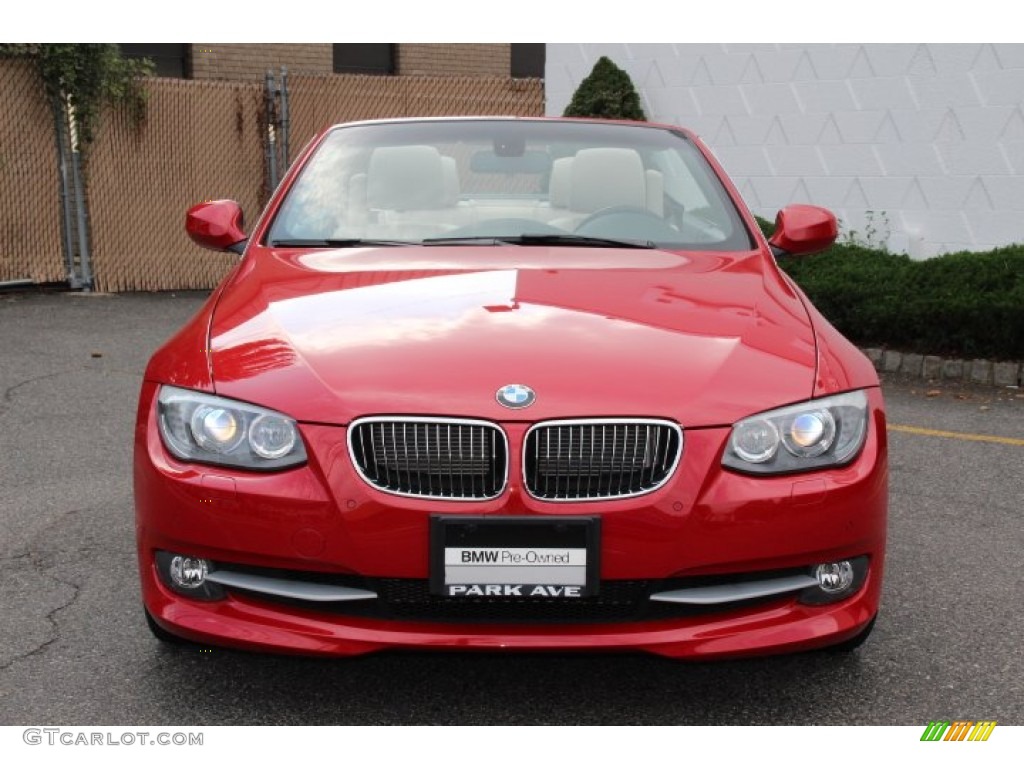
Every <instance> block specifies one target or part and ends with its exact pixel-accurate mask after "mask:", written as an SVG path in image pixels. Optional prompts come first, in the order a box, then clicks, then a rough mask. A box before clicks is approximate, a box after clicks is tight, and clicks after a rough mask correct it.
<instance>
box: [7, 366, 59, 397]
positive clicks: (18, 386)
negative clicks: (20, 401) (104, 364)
mask: <svg viewBox="0 0 1024 768" xmlns="http://www.w3.org/2000/svg"><path fill="white" fill-rule="evenodd" d="M75 370H77V369H75V368H65V369H64V370H61V371H56V372H54V373H46V374H43V375H42V376H33V377H32V378H31V379H25V380H24V381H19V382H18V383H17V384H12V385H11V386H9V387H8V388H7V389H5V390H4V394H3V400H4V402H7V403H10V402H13V401H14V397H13V395H14V391H15V390H17V389H21V388H22V387H24V386H26V385H28V384H34V383H35V382H37V381H45V380H46V379H52V378H54V377H56V376H61V375H63V374H65V373H71V372H72V371H75Z"/></svg>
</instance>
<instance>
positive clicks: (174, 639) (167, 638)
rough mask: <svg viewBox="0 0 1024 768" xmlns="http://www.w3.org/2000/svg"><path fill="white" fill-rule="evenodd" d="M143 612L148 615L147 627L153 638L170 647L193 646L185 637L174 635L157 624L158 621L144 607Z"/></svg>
mask: <svg viewBox="0 0 1024 768" xmlns="http://www.w3.org/2000/svg"><path fill="white" fill-rule="evenodd" d="M142 612H143V613H145V614H146V626H148V627H149V631H150V632H152V633H153V637H155V638H156V639H157V640H159V641H160V642H162V643H167V644H168V645H192V643H191V642H189V641H188V640H186V639H185V638H183V637H178V636H177V635H172V634H171V633H170V632H168V631H167V630H166V629H164V628H163V627H161V626H160V625H159V624H157V623H156V620H155V619H154V618H153V617H152V616H151V615H150V613H149V611H147V610H146V609H145V607H143V609H142Z"/></svg>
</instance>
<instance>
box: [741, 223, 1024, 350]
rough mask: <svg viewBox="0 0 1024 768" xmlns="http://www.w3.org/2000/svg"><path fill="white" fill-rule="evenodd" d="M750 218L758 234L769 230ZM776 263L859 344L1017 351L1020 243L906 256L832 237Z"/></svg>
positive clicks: (1023, 265) (1023, 255)
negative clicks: (817, 248)
mask: <svg viewBox="0 0 1024 768" xmlns="http://www.w3.org/2000/svg"><path fill="white" fill-rule="evenodd" d="M758 224H760V225H761V228H762V230H763V231H764V232H765V234H766V235H768V234H770V233H771V232H772V230H773V226H774V225H773V224H771V223H770V222H767V221H764V220H763V219H759V220H758ZM780 266H782V268H783V269H785V271H786V272H787V273H788V274H789V275H790V276H792V278H793V279H794V280H795V281H796V283H797V284H798V285H799V286H800V287H801V288H802V289H803V290H804V292H805V293H806V294H807V296H808V297H809V298H810V300H811V301H812V302H813V303H814V305H815V306H816V307H817V308H818V309H819V310H820V311H821V313H822V314H823V315H825V317H827V318H828V319H829V321H830V322H831V323H832V324H833V325H835V326H836V328H838V329H839V330H840V332H842V333H843V334H844V335H845V336H846V337H847V338H849V339H850V340H851V341H853V342H855V343H857V344H860V345H861V346H883V347H894V348H898V349H904V350H907V351H914V352H920V353H923V354H936V355H949V356H956V357H964V358H970V357H991V358H996V359H1008V360H1020V359H1024V245H1012V246H1007V247H1005V248H996V249H995V250H992V251H985V252H979V253H970V252H960V253H950V254H946V255H944V256H937V257H935V258H932V259H927V260H925V261H913V260H911V259H910V258H909V257H908V256H905V255H900V254H892V253H886V252H884V251H881V250H878V249H874V248H866V247H864V246H860V245H856V244H852V243H839V244H836V245H834V246H832V248H830V249H829V250H828V251H826V252H824V253H821V254H818V255H816V256H809V257H806V258H802V259H785V258H783V259H781V260H780Z"/></svg>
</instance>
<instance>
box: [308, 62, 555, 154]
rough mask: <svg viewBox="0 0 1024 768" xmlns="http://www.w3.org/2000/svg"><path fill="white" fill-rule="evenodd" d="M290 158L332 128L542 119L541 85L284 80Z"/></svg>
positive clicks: (476, 80)
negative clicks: (422, 120) (480, 118)
mask: <svg viewBox="0 0 1024 768" xmlns="http://www.w3.org/2000/svg"><path fill="white" fill-rule="evenodd" d="M288 86H289V87H288V91H289V96H288V98H289V103H290V107H291V146H292V152H293V154H294V155H298V153H299V151H301V149H302V148H303V147H304V146H305V145H306V143H307V142H308V141H309V140H310V139H311V138H313V136H315V135H316V134H317V133H318V132H319V131H321V130H322V129H323V128H326V127H327V126H329V125H333V124H334V123H343V122H347V121H350V120H372V119H375V118H383V117H441V116H445V115H520V116H540V115H543V114H544V83H543V81H541V80H518V79H516V80H513V79H511V78H501V77H415V76H409V77H375V76H373V75H290V76H289V79H288Z"/></svg>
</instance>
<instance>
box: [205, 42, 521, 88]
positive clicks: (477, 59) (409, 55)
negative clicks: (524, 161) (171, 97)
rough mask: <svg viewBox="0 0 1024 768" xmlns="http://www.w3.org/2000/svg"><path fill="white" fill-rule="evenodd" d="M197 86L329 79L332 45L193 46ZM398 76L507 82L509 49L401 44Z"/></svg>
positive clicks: (503, 45)
mask: <svg viewBox="0 0 1024 768" xmlns="http://www.w3.org/2000/svg"><path fill="white" fill-rule="evenodd" d="M191 55H192V77H193V79H195V80H259V79H261V78H263V76H264V74H265V73H266V71H267V70H268V69H272V70H274V71H275V72H276V71H277V70H279V69H280V68H281V67H282V66H286V67H288V70H289V71H290V72H295V73H300V72H301V73H303V74H327V73H330V72H331V71H332V69H333V50H332V44H331V43H193V44H192V50H191ZM396 57H397V61H396V70H397V71H396V74H399V75H441V76H459V75H463V76H464V75H470V76H491V77H508V76H509V74H510V71H511V66H512V47H511V45H510V44H508V43H399V44H398V46H397V51H396Z"/></svg>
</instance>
